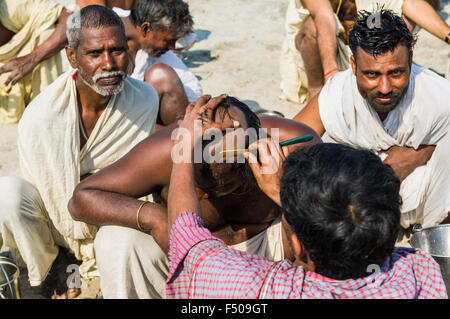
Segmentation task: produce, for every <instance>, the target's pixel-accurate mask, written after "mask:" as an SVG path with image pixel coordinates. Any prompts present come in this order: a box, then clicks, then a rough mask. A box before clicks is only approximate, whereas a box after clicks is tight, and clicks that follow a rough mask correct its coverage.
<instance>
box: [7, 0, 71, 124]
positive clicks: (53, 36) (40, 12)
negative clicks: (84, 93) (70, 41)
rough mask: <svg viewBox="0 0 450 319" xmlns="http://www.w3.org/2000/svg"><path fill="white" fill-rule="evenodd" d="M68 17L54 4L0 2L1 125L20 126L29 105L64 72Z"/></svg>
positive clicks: (42, 1) (24, 0) (29, 0)
mask: <svg viewBox="0 0 450 319" xmlns="http://www.w3.org/2000/svg"><path fill="white" fill-rule="evenodd" d="M69 15H70V12H69V11H68V10H66V9H65V8H64V7H63V6H62V5H60V4H58V3H56V2H54V1H51V0H2V1H0V123H17V122H18V121H19V119H20V117H21V116H22V113H23V111H24V110H25V107H26V105H27V104H28V103H29V102H30V101H31V100H32V99H33V98H34V97H35V96H36V95H38V94H39V93H40V92H41V91H42V90H43V89H45V88H46V87H47V86H48V85H49V84H50V83H52V82H53V81H54V80H55V79H56V78H57V77H58V76H59V75H60V74H61V73H62V72H63V62H62V57H61V55H60V52H61V49H63V48H64V46H65V44H66V42H67V40H66V36H65V32H66V21H67V17H68V16H69Z"/></svg>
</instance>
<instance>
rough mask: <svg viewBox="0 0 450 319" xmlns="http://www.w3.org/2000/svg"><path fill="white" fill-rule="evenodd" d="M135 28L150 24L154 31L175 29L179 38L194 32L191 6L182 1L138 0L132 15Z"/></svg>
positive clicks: (131, 18)
mask: <svg viewBox="0 0 450 319" xmlns="http://www.w3.org/2000/svg"><path fill="white" fill-rule="evenodd" d="M130 20H131V22H132V23H133V24H134V25H135V26H141V25H142V24H143V23H144V22H148V23H150V28H151V30H152V31H160V30H166V29H168V28H173V29H174V31H175V32H176V34H177V36H178V37H179V38H181V37H184V36H185V35H186V34H188V33H190V32H192V31H193V28H192V26H193V24H194V22H193V20H192V16H191V14H190V13H189V5H188V4H187V3H185V2H184V1H181V0H136V1H135V4H134V6H133V8H132V9H131V13H130Z"/></svg>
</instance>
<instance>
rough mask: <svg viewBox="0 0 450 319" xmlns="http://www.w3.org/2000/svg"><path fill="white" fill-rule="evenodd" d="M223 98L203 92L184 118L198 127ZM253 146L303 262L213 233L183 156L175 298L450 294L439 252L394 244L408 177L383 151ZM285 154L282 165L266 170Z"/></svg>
mask: <svg viewBox="0 0 450 319" xmlns="http://www.w3.org/2000/svg"><path fill="white" fill-rule="evenodd" d="M216 104H217V102H216V101H215V100H214V99H210V100H208V98H201V99H199V100H198V101H197V103H196V104H195V106H194V107H192V106H191V107H190V108H188V110H187V113H186V116H185V118H184V120H183V121H182V123H181V125H180V127H183V128H185V129H187V130H189V131H190V132H191V133H192V134H191V136H194V134H193V131H194V126H195V124H194V123H199V121H196V120H200V119H201V118H202V113H203V112H205V110H206V112H209V111H211V109H212V108H214V106H215V105H216ZM206 125H207V124H206ZM175 142H176V143H182V142H186V141H185V140H184V141H175ZM190 142H191V145H190V147H191V149H193V145H194V143H195V142H196V141H194V140H193V138H191V141H190ZM252 150H257V151H258V154H259V162H258V160H257V159H256V157H255V155H254V154H253V153H246V155H245V157H246V159H247V161H248V162H249V164H250V166H251V168H252V171H253V174H254V176H255V178H256V180H257V182H258V185H259V186H260V188H261V189H262V190H264V192H265V193H266V194H267V195H268V196H269V197H270V198H272V199H273V200H274V201H275V202H276V203H278V204H279V205H280V206H281V207H282V212H283V218H282V220H283V227H284V228H285V230H286V233H287V234H288V238H289V241H290V246H291V249H292V251H293V253H294V255H295V257H296V260H295V262H294V263H292V262H290V261H287V260H285V261H281V262H274V261H271V260H268V259H265V258H261V257H257V256H254V255H249V254H247V253H244V252H241V251H236V250H233V249H230V248H229V247H227V245H226V244H225V243H224V242H223V241H222V240H220V239H218V238H215V237H213V236H212V235H211V233H210V231H209V230H208V229H207V228H205V227H204V226H203V221H202V219H201V208H200V205H199V202H198V200H197V196H196V192H195V187H194V185H195V182H194V169H193V164H192V163H186V162H182V163H178V164H175V163H174V166H173V169H172V175H171V181H170V189H169V197H168V210H169V225H170V228H171V234H170V252H169V260H170V273H169V277H168V280H167V286H166V293H167V297H168V298H447V293H446V290H445V286H444V282H443V280H442V275H441V273H440V270H439V266H438V264H437V263H436V262H435V261H434V260H433V258H432V257H431V256H430V255H428V254H427V253H425V252H423V251H421V250H418V249H412V248H400V247H395V248H394V243H395V240H396V238H397V234H398V231H399V227H400V210H399V207H400V204H401V199H400V196H399V188H400V181H399V180H398V178H397V177H395V175H394V172H393V170H392V169H391V168H390V167H389V166H388V165H386V164H383V163H382V162H381V160H380V159H379V158H378V157H377V156H376V155H374V154H372V153H371V152H369V151H364V150H356V149H353V148H351V147H348V146H344V145H339V144H318V145H314V146H312V147H310V148H307V149H303V150H297V151H294V152H292V153H291V154H289V156H288V157H287V158H286V159H284V155H283V154H282V150H281V149H280V147H279V146H278V145H276V144H275V143H274V142H273V141H272V140H270V139H265V140H260V141H258V142H256V143H254V144H252V145H251V147H250V151H252ZM283 160H284V162H283V167H282V170H281V169H278V170H277V173H274V174H269V173H265V172H267V169H269V170H270V171H274V170H273V169H271V168H274V167H275V166H274V165H278V163H280V161H283ZM260 163H262V164H260ZM265 170H266V171H265ZM281 171H282V172H281ZM281 175H282V176H281ZM280 176H281V180H280Z"/></svg>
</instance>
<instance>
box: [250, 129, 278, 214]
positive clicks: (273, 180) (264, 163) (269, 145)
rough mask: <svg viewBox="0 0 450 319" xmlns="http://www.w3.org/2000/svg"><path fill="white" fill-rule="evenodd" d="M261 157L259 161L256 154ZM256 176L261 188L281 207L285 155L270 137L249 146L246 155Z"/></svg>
mask: <svg viewBox="0 0 450 319" xmlns="http://www.w3.org/2000/svg"><path fill="white" fill-rule="evenodd" d="M256 153H257V154H258V155H259V161H258V158H257V157H256V155H255V154H256ZM244 156H245V158H246V159H247V162H248V164H249V166H250V168H251V170H252V172H253V175H254V176H255V179H256V182H257V183H258V186H259V188H261V190H262V191H263V192H264V193H265V194H266V195H267V196H268V197H269V198H270V199H272V200H273V201H274V202H275V203H277V204H278V205H279V206H281V201H280V179H281V176H282V163H283V161H284V159H285V154H284V153H283V150H282V149H281V147H280V145H279V144H277V143H275V142H274V141H273V140H272V139H271V138H270V137H268V138H264V139H260V140H258V141H256V142H254V143H252V144H251V145H250V146H249V152H248V153H245V154H244Z"/></svg>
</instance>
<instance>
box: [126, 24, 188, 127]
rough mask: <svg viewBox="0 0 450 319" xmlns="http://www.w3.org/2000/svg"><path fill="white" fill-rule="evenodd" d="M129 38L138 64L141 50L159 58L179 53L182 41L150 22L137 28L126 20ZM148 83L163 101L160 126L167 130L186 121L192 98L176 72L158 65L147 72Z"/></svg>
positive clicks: (165, 66) (172, 31) (166, 66)
mask: <svg viewBox="0 0 450 319" xmlns="http://www.w3.org/2000/svg"><path fill="white" fill-rule="evenodd" d="M122 21H123V24H124V26H125V33H126V36H127V43H128V47H129V53H130V58H131V61H132V62H133V63H134V60H135V58H136V53H137V51H138V50H139V49H142V50H144V51H146V52H148V53H149V54H150V55H153V56H156V57H159V56H160V55H161V54H163V53H165V52H167V51H168V50H173V49H175V43H176V41H177V40H178V36H177V34H176V32H174V30H172V29H170V28H169V29H164V30H157V31H153V30H152V28H151V26H150V24H149V23H148V22H144V23H143V24H142V25H141V26H135V25H134V24H133V23H132V22H131V20H130V18H122ZM144 81H145V82H147V83H149V84H150V85H151V86H153V87H154V88H155V90H156V92H157V93H158V97H159V105H160V107H159V113H158V119H157V123H158V124H159V125H161V126H166V125H169V124H172V123H175V122H176V121H177V120H178V119H180V118H181V117H183V115H184V112H185V110H186V106H187V105H188V98H187V96H186V92H185V91H184V87H183V83H182V82H181V80H180V78H179V77H178V75H177V73H176V72H175V70H174V69H172V68H171V67H170V66H168V65H166V64H164V63H156V64H154V65H152V66H151V67H150V68H148V70H147V71H146V72H145V75H144Z"/></svg>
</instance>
